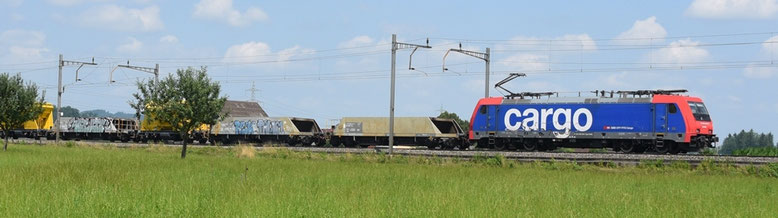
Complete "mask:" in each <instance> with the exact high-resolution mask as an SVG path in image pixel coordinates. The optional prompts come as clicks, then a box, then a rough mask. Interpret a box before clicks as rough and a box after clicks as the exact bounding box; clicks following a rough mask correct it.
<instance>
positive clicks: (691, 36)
mask: <svg viewBox="0 0 778 218" xmlns="http://www.w3.org/2000/svg"><path fill="white" fill-rule="evenodd" d="M775 32H776V31H772V32H751V33H728V34H707V35H686V36H666V37H661V39H682V38H716V37H732V36H754V35H772V34H775ZM430 39H440V40H454V41H462V42H548V41H553V42H575V41H581V40H580V39H467V38H449V37H430ZM651 39H660V37H633V38H593V39H591V40H592V41H619V40H623V41H629V40H651Z"/></svg>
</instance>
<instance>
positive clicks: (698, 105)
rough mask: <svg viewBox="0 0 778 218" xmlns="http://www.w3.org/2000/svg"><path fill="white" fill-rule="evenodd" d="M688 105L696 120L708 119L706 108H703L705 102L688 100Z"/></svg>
mask: <svg viewBox="0 0 778 218" xmlns="http://www.w3.org/2000/svg"><path fill="white" fill-rule="evenodd" d="M689 107H690V108H691V109H692V115H694V119H696V120H697V121H710V115H709V114H708V109H707V108H705V104H703V103H702V102H692V101H690V102H689Z"/></svg>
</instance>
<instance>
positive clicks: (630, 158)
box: [258, 147, 778, 166]
mask: <svg viewBox="0 0 778 218" xmlns="http://www.w3.org/2000/svg"><path fill="white" fill-rule="evenodd" d="M285 148H286V149H289V150H292V151H308V152H324V153H385V152H386V150H385V149H383V148H314V147H285ZM258 149H259V150H262V149H264V148H258ZM394 154H395V155H404V156H427V157H444V158H463V159H472V158H476V157H496V156H502V157H504V158H506V159H511V160H517V161H520V162H535V161H541V162H549V161H571V162H576V163H592V164H595V163H609V162H610V163H614V164H619V165H638V164H640V163H641V162H645V161H659V160H661V161H663V162H664V164H670V163H672V162H675V161H683V162H687V163H689V164H690V165H692V166H697V165H699V164H700V163H703V162H705V161H713V162H716V163H727V164H732V165H736V166H748V165H764V164H770V163H778V157H744V156H703V155H660V154H623V153H557V152H503V151H441V150H412V149H395V150H394Z"/></svg>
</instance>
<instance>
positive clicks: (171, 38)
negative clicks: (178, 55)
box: [159, 35, 178, 43]
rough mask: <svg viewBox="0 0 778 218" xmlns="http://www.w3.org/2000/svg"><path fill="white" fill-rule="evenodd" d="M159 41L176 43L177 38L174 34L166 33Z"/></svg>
mask: <svg viewBox="0 0 778 218" xmlns="http://www.w3.org/2000/svg"><path fill="white" fill-rule="evenodd" d="M159 42H164V43H178V38H177V37H176V36H174V35H166V36H163V37H162V38H159Z"/></svg>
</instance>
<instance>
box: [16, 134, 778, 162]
mask: <svg viewBox="0 0 778 218" xmlns="http://www.w3.org/2000/svg"><path fill="white" fill-rule="evenodd" d="M17 141H22V142H27V143H43V144H47V143H53V142H50V141H46V140H42V141H36V140H17ZM78 143H84V144H95V145H104V144H109V145H113V146H117V147H144V146H148V145H149V144H142V143H114V142H107V141H78ZM165 146H180V144H165ZM190 146H192V147H212V146H208V145H199V144H193V145H190ZM220 147H221V148H229V147H230V146H220ZM278 148H283V149H288V150H291V151H298V152H317V153H331V154H347V153H351V154H377V153H384V154H385V153H386V152H387V146H376V147H372V148H325V147H256V149H257V150H263V149H278ZM394 154H395V155H403V156H426V157H442V158H462V159H473V158H477V157H485V158H489V157H497V156H502V157H504V158H506V159H510V160H516V161H520V162H535V161H541V162H550V161H570V162H576V163H591V164H597V163H613V164H618V165H638V164H640V163H642V162H646V161H660V160H661V161H663V163H664V164H670V163H672V162H676V161H682V162H687V163H689V164H690V165H692V166H697V165H699V164H700V163H703V162H705V161H713V162H716V163H726V164H732V165H736V166H749V165H765V164H770V163H778V157H746V156H726V155H714V156H705V155H692V154H680V155H665V154H624V153H582V152H571V153H562V152H517V151H510V152H506V151H484V150H466V151H459V150H426V149H415V148H413V147H406V148H404V149H398V148H397V147H395V149H394Z"/></svg>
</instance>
